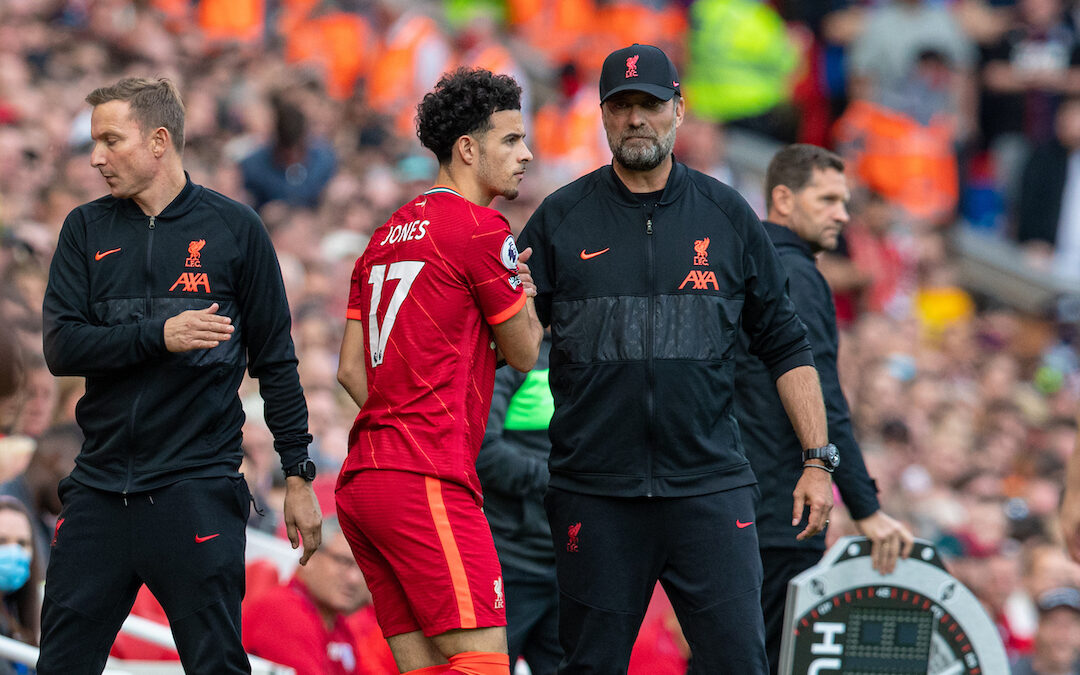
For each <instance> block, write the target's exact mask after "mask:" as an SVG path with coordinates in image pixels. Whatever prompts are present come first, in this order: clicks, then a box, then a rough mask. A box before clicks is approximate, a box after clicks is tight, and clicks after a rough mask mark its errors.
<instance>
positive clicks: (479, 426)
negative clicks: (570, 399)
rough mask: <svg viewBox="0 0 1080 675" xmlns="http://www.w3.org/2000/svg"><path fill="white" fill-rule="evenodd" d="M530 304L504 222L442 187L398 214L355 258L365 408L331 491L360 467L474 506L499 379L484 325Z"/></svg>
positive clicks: (352, 310) (354, 299) (354, 303)
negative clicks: (455, 486) (457, 495)
mask: <svg viewBox="0 0 1080 675" xmlns="http://www.w3.org/2000/svg"><path fill="white" fill-rule="evenodd" d="M524 304H525V294H524V293H523V291H522V289H521V280H520V279H519V277H518V274H517V249H516V247H515V246H514V237H513V235H511V234H510V227H509V225H508V224H507V222H506V219H505V218H503V216H502V214H500V213H499V212H498V211H495V210H494V209H489V208H486V207H482V206H478V205H476V204H473V203H472V202H470V201H468V200H467V199H465V198H464V197H462V196H461V195H459V194H458V193H457V192H455V191H453V190H451V189H450V188H446V187H435V188H432V189H431V190H428V191H427V192H425V193H423V194H422V195H420V196H418V197H416V198H415V199H413V200H411V201H410V202H409V203H408V204H406V205H405V206H402V207H401V208H400V209H398V210H397V212H396V213H394V215H393V216H392V217H391V218H390V220H388V221H387V222H386V223H385V224H383V225H382V226H381V227H379V229H377V230H375V233H374V234H372V236H371V241H370V242H369V243H368V246H367V249H366V250H365V251H364V254H363V255H362V256H360V259H359V260H357V261H356V267H355V268H354V270H353V277H352V286H351V289H350V294H349V308H348V313H347V316H348V318H350V319H356V320H358V321H362V322H363V323H364V356H365V363H366V370H367V385H368V399H367V402H366V403H365V404H364V407H363V409H361V410H360V414H359V415H357V417H356V421H355V422H354V423H353V428H352V431H351V432H350V434H349V456H348V458H347V459H346V460H345V464H344V466H342V469H341V475H340V476H339V478H338V487H339V488H340V487H341V486H342V485H344V484H345V483H347V482H348V480H349V478H350V477H351V476H352V475H354V474H355V473H356V472H358V471H363V470H364V469H396V470H401V471H413V472H416V473H419V474H423V475H427V476H434V477H436V478H442V479H444V480H450V481H454V482H457V483H462V484H464V485H465V486H467V487H468V488H470V489H471V490H472V491H473V492H474V494H475V495H476V496H477V499H478V500H479V499H480V481H479V479H478V478H477V476H476V454H477V452H479V450H480V442H481V440H482V439H483V436H484V428H485V426H486V425H487V417H488V411H489V409H490V408H491V392H492V387H493V386H494V381H495V343H494V341H493V339H492V333H491V328H490V325H494V324H498V323H502V322H503V321H506V320H507V319H509V318H510V317H512V316H514V314H516V313H517V312H518V310H520V309H521V307H522V305H524Z"/></svg>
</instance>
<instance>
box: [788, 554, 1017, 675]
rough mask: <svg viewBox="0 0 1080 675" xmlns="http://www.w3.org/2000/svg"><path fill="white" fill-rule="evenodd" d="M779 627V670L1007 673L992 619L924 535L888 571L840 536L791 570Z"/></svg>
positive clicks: (821, 674)
mask: <svg viewBox="0 0 1080 675" xmlns="http://www.w3.org/2000/svg"><path fill="white" fill-rule="evenodd" d="M784 627H785V632H784V639H783V643H782V646H781V648H780V673H781V674H782V675H804V674H805V675H834V674H836V673H843V674H844V675H916V674H917V675H1007V674H1008V673H1009V664H1008V660H1007V659H1006V656H1005V649H1004V647H1003V646H1002V644H1001V638H1000V637H999V636H998V632H997V629H996V627H995V626H994V623H993V622H992V621H991V620H990V617H988V616H987V615H986V612H985V611H984V610H983V608H982V605H981V604H980V603H979V601H978V599H976V598H975V596H974V595H973V594H972V593H971V591H970V590H968V589H967V587H965V586H964V585H963V584H961V583H960V582H959V581H957V580H956V578H955V577H953V576H952V575H950V574H949V573H948V571H947V570H946V569H945V565H944V564H943V563H942V561H941V557H940V556H939V555H938V553H937V551H936V550H935V549H934V547H933V545H932V544H930V543H929V542H927V541H922V540H916V543H915V547H914V549H913V550H912V553H911V557H910V558H908V559H907V560H900V561H898V562H897V566H896V570H895V571H894V572H893V573H892V574H889V575H887V576H886V575H882V574H879V573H877V572H875V571H874V569H873V567H872V565H871V560H870V542H869V541H867V540H866V539H865V538H864V537H844V538H843V539H841V540H839V541H838V542H837V543H836V544H835V545H834V546H833V547H832V548H831V549H829V551H828V552H826V554H825V557H824V558H822V560H821V562H820V563H818V564H817V565H815V566H814V567H812V568H810V569H808V570H806V571H805V572H803V573H802V574H800V575H799V576H797V577H795V578H794V579H792V581H791V583H790V584H789V586H788V598H787V608H786V611H785V612H784Z"/></svg>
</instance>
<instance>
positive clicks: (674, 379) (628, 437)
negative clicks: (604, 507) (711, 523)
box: [519, 161, 813, 497]
mask: <svg viewBox="0 0 1080 675" xmlns="http://www.w3.org/2000/svg"><path fill="white" fill-rule="evenodd" d="M526 246H532V247H533V249H534V252H533V256H532V259H530V260H529V266H530V268H531V270H532V273H533V278H534V280H535V283H536V286H537V289H538V295H537V298H536V307H537V311H538V313H539V315H540V319H541V321H543V322H544V323H545V324H549V325H550V326H551V330H552V348H551V390H552V395H553V396H554V399H555V414H554V417H553V418H552V420H551V427H550V435H551V444H552V449H551V458H550V462H549V466H550V470H551V481H550V484H551V485H552V486H553V487H557V488H560V489H564V490H568V491H572V492H581V493H586V494H596V495H606V496H617V497H641V496H645V497H682V496H691V495H700V494H707V493H710V492H717V491H720V490H727V489H731V488H735V487H740V486H744V485H751V484H753V483H754V475H753V473H752V472H751V470H750V465H749V463H748V462H747V460H746V457H745V455H744V453H743V449H742V442H741V441H740V437H739V425H738V423H737V421H736V418H735V415H734V409H733V392H734V387H735V350H736V346H737V343H738V335H739V334H740V333H741V332H743V331H744V330H745V331H747V332H748V333H749V335H750V344H751V347H752V349H753V351H754V353H755V354H757V355H758V356H759V357H760V358H761V359H762V360H763V361H764V362H765V363H767V364H768V366H769V369H770V371H771V373H772V377H773V378H774V379H775V378H776V377H779V376H780V375H781V374H783V373H784V372H786V371H788V370H790V369H792V368H794V367H796V366H802V365H811V364H812V363H813V357H812V356H811V353H810V345H809V343H808V342H807V340H806V328H805V327H804V326H803V325H802V322H800V321H799V318H798V317H797V316H796V315H795V311H794V308H793V307H792V304H791V301H790V300H789V299H788V296H787V292H786V291H785V285H786V277H785V276H784V271H783V268H782V266H781V265H780V261H779V259H778V258H777V256H776V252H775V251H774V250H773V247H772V244H771V243H770V242H769V239H768V237H767V236H766V235H765V231H764V230H763V229H762V226H761V222H760V221H759V220H758V218H757V216H756V215H755V214H754V212H753V211H752V210H751V209H750V207H749V206H748V205H747V204H746V202H745V201H744V200H743V199H742V197H740V196H739V194H738V193H737V192H736V191H735V190H733V189H731V188H730V187H727V186H726V185H723V184H722V183H720V182H719V181H717V180H715V179H713V178H710V177H709V176H706V175H705V174H702V173H699V172H697V171H693V170H691V169H689V168H687V167H686V166H685V165H683V164H680V163H679V162H677V161H676V162H674V166H673V168H672V171H671V175H670V176H669V178H668V182H667V186H666V187H665V189H664V192H663V194H662V195H661V197H660V200H659V202H656V203H647V204H646V203H642V202H641V201H640V200H639V198H638V197H637V196H636V195H634V194H633V193H631V192H630V191H629V190H627V188H626V187H625V186H624V185H623V184H622V182H621V181H620V180H619V179H618V177H617V176H616V175H615V172H614V170H613V169H612V167H611V166H610V165H608V166H605V167H602V168H600V169H597V170H596V171H593V172H592V173H590V174H587V175H586V176H583V177H582V178H580V179H578V180H576V181H574V182H573V183H570V184H569V185H567V186H565V187H563V188H561V189H560V190H558V191H556V192H555V193H553V194H551V195H550V196H549V197H547V199H545V200H544V202H543V203H542V204H541V205H540V207H539V208H538V209H537V211H536V212H535V213H534V214H533V216H532V218H530V220H529V222H528V224H527V225H526V226H525V229H524V231H523V232H522V235H521V242H520V244H519V248H520V249H524V248H525V247H526ZM771 386H772V385H771V383H770V387H771Z"/></svg>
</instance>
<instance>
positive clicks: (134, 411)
mask: <svg viewBox="0 0 1080 675" xmlns="http://www.w3.org/2000/svg"><path fill="white" fill-rule="evenodd" d="M155 220H156V219H155V217H154V216H150V224H149V229H148V230H147V235H146V273H145V275H144V279H145V281H146V303H145V307H144V309H145V312H146V318H147V320H149V319H150V318H152V316H153V313H152V310H153V303H152V301H151V292H152V290H153V288H152V286H153V285H152V283H151V281H152V280H153V272H152V270H153V259H154V256H153V254H154V228H155V227H156V224H155ZM144 391H146V384H145V382H144V383H143V384H142V386H141V387H139V393H138V394H136V395H135V401H134V403H132V404H131V421H130V429H131V443H129V444H128V463H127V480H125V481H124V490H123V494H124V504H125V505H127V493H128V490H130V489H131V479H132V476H133V475H134V470H135V420H136V418H137V417H138V412H139V401H140V400H142V395H143V392H144Z"/></svg>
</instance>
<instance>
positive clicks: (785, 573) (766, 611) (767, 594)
mask: <svg viewBox="0 0 1080 675" xmlns="http://www.w3.org/2000/svg"><path fill="white" fill-rule="evenodd" d="M822 555H823V552H822V551H816V550H813V549H804V548H763V549H761V566H762V568H763V569H764V570H765V582H764V583H763V584H762V586H761V613H762V614H763V615H764V616H765V649H766V651H767V652H768V653H769V673H770V674H771V675H777V673H776V671H777V669H778V668H779V667H780V642H781V641H782V640H783V639H784V607H785V606H786V604H787V590H788V582H789V581H791V580H792V579H794V578H795V577H796V576H798V575H799V574H801V573H802V572H804V571H806V570H808V569H810V568H811V567H813V566H814V565H816V564H818V563H819V562H821V556H822Z"/></svg>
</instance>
